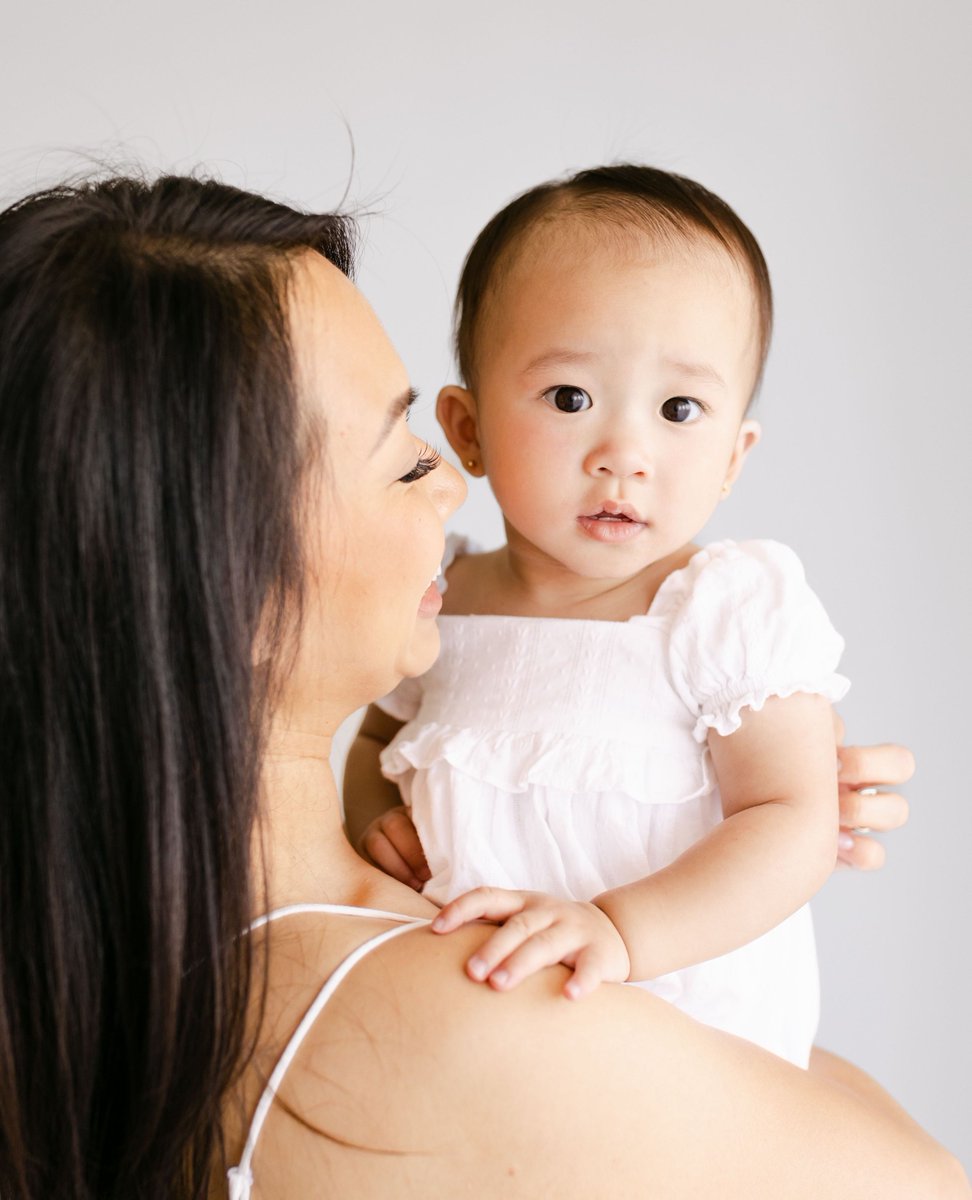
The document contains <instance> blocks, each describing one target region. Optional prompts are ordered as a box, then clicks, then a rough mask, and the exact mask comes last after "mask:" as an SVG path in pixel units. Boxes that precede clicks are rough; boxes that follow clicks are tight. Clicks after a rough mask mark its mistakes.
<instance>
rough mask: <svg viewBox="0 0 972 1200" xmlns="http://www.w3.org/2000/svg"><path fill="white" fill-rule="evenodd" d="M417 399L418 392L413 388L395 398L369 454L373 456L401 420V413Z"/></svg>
mask: <svg viewBox="0 0 972 1200" xmlns="http://www.w3.org/2000/svg"><path fill="white" fill-rule="evenodd" d="M417 399H418V392H417V391H416V390H415V388H412V387H410V388H409V389H408V391H407V392H402V394H401V395H400V396H396V397H395V399H394V400H393V401H392V402H391V407H390V408H389V410H388V414H387V416H386V417H385V423H384V425H382V427H381V433H379V435H378V440H377V442H375V444H374V446H373V447H372V448H371V453H372V454H374V453H375V451H376V450H377V449H378V447H379V446H380V445H381V443H382V442H383V441H384V440H385V438H386V437H388V435H389V434H390V433H391V431H392V430H393V429H394V428H395V425H396V423H397V422H398V421H399V420H400V419H401V416H402V414H403V413H406V412H408V410H409V409H410V408H411V407H412V405H413V404H414V403H415V401H416V400H417Z"/></svg>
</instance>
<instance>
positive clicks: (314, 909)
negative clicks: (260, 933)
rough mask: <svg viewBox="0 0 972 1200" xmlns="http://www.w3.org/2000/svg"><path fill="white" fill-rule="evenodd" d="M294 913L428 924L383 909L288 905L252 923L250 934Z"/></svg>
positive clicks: (349, 905) (422, 919)
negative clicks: (326, 914)
mask: <svg viewBox="0 0 972 1200" xmlns="http://www.w3.org/2000/svg"><path fill="white" fill-rule="evenodd" d="M294 913H333V914H334V915H335V916H338V917H379V918H384V919H386V920H388V921H408V922H410V923H412V924H422V923H423V922H424V923H425V924H428V922H427V921H426V919H425V917H406V916H405V915H404V914H403V913H396V912H385V910H384V909H382V908H358V907H356V906H355V905H353V904H287V905H285V906H284V907H283V908H274V909H272V910H271V911H270V912H268V913H264V914H263V916H262V917H257V918H256V919H255V920H253V921H251V922H250V932H251V933H252V932H253V930H254V929H260V928H262V927H263V926H264V925H269V924H270V922H271V921H277V920H279V919H280V917H289V916H292V915H293V914H294Z"/></svg>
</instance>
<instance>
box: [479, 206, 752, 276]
mask: <svg viewBox="0 0 972 1200" xmlns="http://www.w3.org/2000/svg"><path fill="white" fill-rule="evenodd" d="M504 258H505V261H501V262H499V263H497V272H496V278H495V279H494V281H493V283H494V287H495V288H496V289H497V290H499V289H500V288H502V287H503V286H504V285H507V286H508V285H511V284H512V285H513V286H514V287H515V286H516V284H517V282H518V281H519V280H521V279H522V278H523V277H524V276H527V277H528V276H532V275H535V273H536V272H537V271H538V270H542V269H543V268H544V267H545V266H549V265H556V266H557V267H558V268H560V269H563V268H564V267H569V266H570V265H571V264H577V265H580V264H585V265H586V264H591V263H597V265H599V266H603V268H604V269H605V270H607V271H610V270H611V269H612V268H614V269H617V270H624V269H627V268H628V267H630V266H632V265H634V264H644V265H652V264H659V263H664V264H672V263H677V264H679V265H685V266H688V267H691V268H697V269H698V270H699V271H700V272H704V273H705V274H707V275H709V276H711V275H712V274H715V275H717V276H719V277H722V278H725V279H726V280H727V281H731V282H733V283H738V282H743V283H744V284H745V286H746V289H747V290H748V291H750V292H751V293H754V292H755V288H754V286H753V281H752V276H751V274H750V272H749V270H748V269H747V266H746V265H745V263H744V262H743V261H742V260H741V258H740V256H739V255H738V254H737V253H736V252H735V251H734V250H733V249H731V248H730V247H729V246H728V245H726V244H725V243H724V242H722V241H720V240H719V239H718V238H717V237H716V235H714V234H710V233H708V232H706V231H704V230H701V229H698V228H686V227H682V228H680V227H679V226H678V225H676V223H675V222H674V221H673V220H671V219H670V218H666V217H663V216H661V215H658V216H657V217H656V218H655V219H654V220H653V219H652V215H651V214H647V215H646V216H645V217H643V218H641V219H638V218H637V217H633V216H631V215H630V214H624V213H612V212H599V211H595V212H587V211H583V210H581V211H565V212H557V213H552V214H547V215H546V216H543V217H541V218H540V219H538V220H537V221H535V222H533V224H532V225H530V226H529V227H528V228H527V229H524V230H523V231H522V232H521V234H520V236H519V237H518V238H517V239H516V241H515V242H514V243H513V244H512V245H511V246H510V247H509V248H508V252H507V254H506V255H505V256H504Z"/></svg>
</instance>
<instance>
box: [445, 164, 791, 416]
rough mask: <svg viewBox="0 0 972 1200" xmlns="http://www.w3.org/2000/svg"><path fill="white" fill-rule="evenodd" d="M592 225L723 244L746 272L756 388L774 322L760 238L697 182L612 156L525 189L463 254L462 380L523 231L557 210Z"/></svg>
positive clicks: (467, 377)
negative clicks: (609, 161) (755, 341)
mask: <svg viewBox="0 0 972 1200" xmlns="http://www.w3.org/2000/svg"><path fill="white" fill-rule="evenodd" d="M566 216H571V217H581V218H586V219H587V220H588V222H589V223H590V224H591V226H593V227H596V226H599V225H600V226H604V225H608V226H614V227H615V228H618V227H619V226H620V227H621V228H632V227H634V228H640V229H642V230H644V231H646V232H647V233H649V234H650V235H651V236H652V237H655V238H659V239H661V240H663V241H667V242H669V243H670V244H679V243H681V244H682V245H684V244H685V242H686V241H688V240H691V239H694V238H698V237H702V238H707V239H709V240H710V241H713V242H715V243H716V244H717V245H719V246H721V247H723V249H725V250H726V251H728V253H729V254H730V255H731V256H732V258H734V259H735V260H736V261H737V262H738V263H739V264H740V265H741V266H743V267H744V268H745V269H746V271H747V273H748V274H749V277H750V280H751V283H752V287H753V295H754V299H755V303H756V312H757V333H758V338H759V345H758V359H757V370H756V378H755V380H754V383H753V395H755V393H756V391H757V389H758V387H759V381H760V378H761V377H762V374H763V367H764V364H765V362H766V355H767V352H768V351H769V344H770V336H771V333H772V328H773V292H772V288H771V286H770V278H769V271H768V269H767V266H766V260H765V259H764V258H763V252H762V251H761V250H760V248H759V243H758V242H757V241H756V239H755V238H754V237H753V235H752V233H751V232H750V231H749V229H748V228H747V227H746V225H745V224H744V223H743V222H742V221H741V220H740V219H739V217H738V216H737V215H736V214H735V213H734V212H733V210H732V209H731V208H730V207H729V205H728V204H726V202H725V201H724V200H720V199H719V197H718V196H716V195H714V194H713V193H712V192H710V191H709V190H708V189H707V188H704V187H703V186H702V185H701V184H700V183H695V182H694V181H693V180H691V179H686V178H685V177H684V176H683V175H674V174H672V173H671V172H670V171H662V170H660V169H659V168H658V167H646V166H641V165H639V164H637V163H616V164H614V165H612V166H606V167H593V168H591V169H590V170H587V171H578V172H577V173H576V174H575V175H571V176H569V177H568V178H566V179H563V180H553V181H551V182H549V183H542V184H540V185H539V186H538V187H534V188H530V190H529V191H527V192H523V193H522V195H519V196H517V197H516V199H515V200H511V201H510V203H509V204H507V206H506V207H505V208H504V209H501V210H500V212H498V213H497V214H496V216H495V217H493V218H492V219H491V220H490V221H489V223H488V224H487V225H486V226H485V228H484V229H483V230H482V232H481V233H480V234H479V236H478V237H477V238H476V240H475V242H473V245H472V249H471V250H470V251H469V254H468V255H467V256H466V261H465V263H464V264H463V268H462V274H461V276H460V278H459V290H458V292H457V294H456V307H455V345H456V357H457V358H458V361H459V371H460V373H461V375H462V379H463V381H464V382H465V383H466V384H467V385H468V386H469V387H472V388H474V387H475V379H476V368H477V362H476V353H477V340H478V337H479V333H480V331H481V328H482V322H483V317H484V314H485V311H486V309H487V307H488V305H489V302H490V299H491V296H492V295H493V294H494V293H495V291H496V289H497V287H498V284H499V281H500V279H501V278H502V274H503V272H504V271H506V270H507V269H508V268H509V267H510V266H511V264H512V262H513V260H514V257H515V253H516V251H517V249H518V248H519V247H520V246H521V244H522V242H523V241H524V239H525V238H526V236H527V234H528V233H529V232H530V231H531V230H533V229H535V228H536V227H537V226H539V225H541V224H546V223H549V222H551V221H555V220H557V219H559V218H561V217H566Z"/></svg>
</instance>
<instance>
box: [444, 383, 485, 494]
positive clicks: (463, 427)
mask: <svg viewBox="0 0 972 1200" xmlns="http://www.w3.org/2000/svg"><path fill="white" fill-rule="evenodd" d="M435 415H436V416H437V417H438V419H439V424H440V425H441V426H442V429H443V431H444V432H445V435H446V437H447V438H448V439H449V445H450V446H451V447H452V448H453V450H455V452H456V454H458V455H459V459H460V461H461V462H462V465H463V466H464V467H465V468H466V470H467V471H468V472H469V474H470V475H482V474H484V471H483V455H482V451H481V450H480V448H479V420H478V417H477V415H476V399H475V397H474V396H473V394H472V392H470V391H467V390H466V388H462V387H459V386H458V385H457V384H449V385H448V387H444V388H443V389H442V391H441V392H439V398H438V400H437V401H436V405H435Z"/></svg>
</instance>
